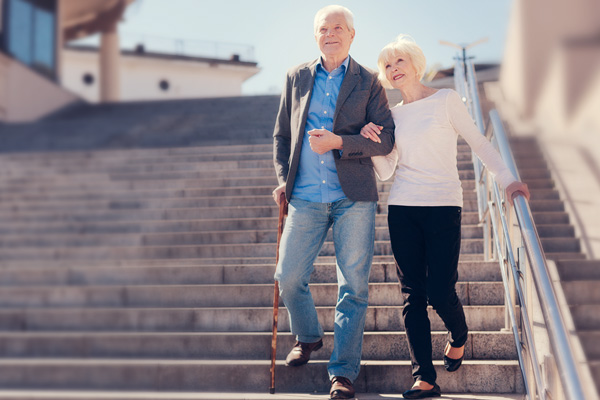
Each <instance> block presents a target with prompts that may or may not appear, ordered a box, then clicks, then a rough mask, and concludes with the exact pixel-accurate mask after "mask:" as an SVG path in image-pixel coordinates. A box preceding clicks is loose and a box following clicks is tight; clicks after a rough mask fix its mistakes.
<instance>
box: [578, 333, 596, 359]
mask: <svg viewBox="0 0 600 400" xmlns="http://www.w3.org/2000/svg"><path fill="white" fill-rule="evenodd" d="M577 335H578V336H579V340H581V344H582V346H583V349H584V350H585V355H586V357H587V359H588V361H600V330H596V331H578V332H577Z"/></svg>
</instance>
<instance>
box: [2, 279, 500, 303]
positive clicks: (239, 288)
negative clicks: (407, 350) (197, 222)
mask: <svg viewBox="0 0 600 400" xmlns="http://www.w3.org/2000/svg"><path fill="white" fill-rule="evenodd" d="M369 289H370V290H369V292H370V293H369V305H371V306H401V305H402V304H403V303H404V299H403V297H402V294H401V292H400V288H399V286H398V284H397V283H395V282H380V283H371V284H370V285H369ZM456 291H457V294H458V297H459V299H460V300H461V302H462V304H464V305H502V304H504V290H503V286H502V284H501V283H500V282H459V283H458V284H457V285H456ZM311 292H312V295H313V298H314V302H315V305H316V306H322V307H325V306H335V304H336V303H337V292H338V286H337V284H335V283H313V284H311ZM272 304H273V285H272V284H244V285H239V284H233V285H223V284H219V285H135V286H108V285H103V286H49V287H48V286H42V287H40V286H37V287H36V286H33V287H26V286H21V287H14V288H3V289H2V290H1V291H0V307H2V308H3V309H7V308H19V307H158V308H167V307H175V308H182V307H237V306H239V305H243V306H244V307H269V306H270V305H272ZM280 305H281V306H283V302H281V303H280Z"/></svg>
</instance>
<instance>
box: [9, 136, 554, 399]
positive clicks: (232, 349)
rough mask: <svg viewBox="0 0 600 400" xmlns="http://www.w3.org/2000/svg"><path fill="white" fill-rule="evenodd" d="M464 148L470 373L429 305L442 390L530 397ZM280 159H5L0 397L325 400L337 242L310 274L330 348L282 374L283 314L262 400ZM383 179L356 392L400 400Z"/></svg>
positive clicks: (108, 155) (122, 155)
mask: <svg viewBox="0 0 600 400" xmlns="http://www.w3.org/2000/svg"><path fill="white" fill-rule="evenodd" d="M459 150H460V154H459V161H458V163H459V169H460V175H461V178H462V180H463V187H464V190H465V208H464V213H463V224H464V225H463V242H462V255H461V262H460V267H459V268H460V271H459V272H460V282H459V284H458V292H459V296H460V298H461V300H462V301H463V304H464V305H465V311H466V316H467V323H468V324H469V327H470V330H471V334H470V336H469V340H468V342H467V347H466V361H465V362H464V364H463V367H462V368H461V369H460V370H459V371H458V372H456V373H453V374H449V373H447V372H446V371H445V370H443V366H442V363H441V358H442V351H443V348H444V344H445V341H446V338H445V332H444V328H443V325H442V323H441V320H440V319H439V318H438V317H437V316H436V315H435V313H434V312H431V313H430V316H431V320H432V327H433V329H434V330H435V332H434V335H433V340H434V347H433V348H434V358H435V360H437V361H435V363H436V368H437V369H438V373H439V381H438V383H439V384H440V386H441V387H442V389H443V391H444V392H445V393H455V394H456V395H449V396H448V397H447V398H454V399H459V398H460V399H467V398H473V399H475V398H477V399H505V398H511V399H512V398H522V395H521V394H520V393H522V391H523V384H522V379H521V376H520V370H519V367H518V364H517V361H516V352H515V344H514V341H513V337H512V334H511V333H510V332H507V331H503V328H504V306H503V289H502V284H501V282H500V273H499V269H498V265H497V263H496V262H484V261H483V257H482V248H483V243H482V230H481V227H479V226H477V222H478V221H477V215H476V208H475V207H476V201H475V195H474V192H473V187H474V182H473V176H474V173H473V169H472V164H471V162H470V151H469V149H468V146H466V145H465V144H464V143H461V144H460V145H459ZM271 158H272V149H271V145H229V146H206V147H187V148H167V149H145V150H139V149H138V150H102V151H85V152H78V151H72V152H61V153H59V152H55V153H49V152H45V153H19V154H15V153H13V154H3V155H1V156H0V222H1V223H0V285H1V288H0V356H1V358H0V387H1V388H2V390H0V398H3V399H8V398H10V399H42V398H55V399H59V398H60V399H66V398H69V399H91V398H94V399H109V398H110V399H133V398H144V399H163V398H169V399H179V398H181V399H183V398H202V399H212V398H232V399H239V398H269V399H276V398H308V397H307V396H302V395H294V396H295V397H290V396H293V395H292V394H291V393H306V394H308V393H313V392H318V393H325V392H327V391H328V390H329V383H328V381H327V374H326V363H327V359H328V358H329V355H330V353H331V350H332V343H333V340H332V339H333V338H332V333H331V332H332V330H333V326H332V325H333V313H334V305H335V300H336V285H335V282H336V278H335V266H334V263H335V261H334V257H333V256H334V250H333V246H332V243H331V241H330V238H329V239H328V240H327V241H326V243H325V245H324V247H323V251H322V253H321V255H320V257H319V259H318V261H317V263H316V268H315V273H314V275H313V277H312V282H313V284H312V291H313V294H314V297H315V302H316V304H317V307H318V309H319V314H320V318H321V321H322V323H323V326H324V328H325V330H326V331H327V333H326V337H325V341H324V342H325V346H324V348H323V349H322V350H320V351H318V352H316V353H315V354H314V359H313V361H311V362H310V363H309V364H308V365H306V366H304V367H300V368H297V369H292V368H286V367H285V366H284V365H283V359H284V358H285V355H286V353H287V351H289V349H290V348H291V346H292V344H293V338H292V337H291V335H290V334H289V333H288V331H289V328H288V321H287V313H286V312H285V309H282V310H281V312H280V325H279V327H280V331H281V334H280V340H279V345H278V350H279V352H278V360H279V361H278V365H277V371H276V388H277V392H278V395H275V396H270V395H268V394H266V393H267V391H268V387H269V361H268V359H269V351H270V329H271V303H272V291H273V289H272V288H273V286H272V283H273V278H272V276H273V272H274V258H275V257H274V255H275V242H276V226H277V209H276V207H275V205H274V203H273V201H272V199H271V196H270V192H271V190H272V189H273V187H274V186H275V184H276V180H275V177H274V172H273V168H272V161H271ZM526 171H529V170H525V171H523V173H524V174H525V175H524V176H528V177H531V178H532V179H534V180H535V181H536V182H538V183H539V185H537V186H536V185H531V184H530V186H532V188H533V193H534V199H541V200H534V201H532V209H533V210H534V214H535V218H536V220H539V221H545V222H546V223H547V224H549V225H554V224H557V223H558V222H557V221H558V220H562V219H561V218H564V216H562V214H561V212H558V214H560V215H561V216H559V217H557V218H556V219H555V217H554V216H552V218H551V217H550V216H549V213H550V211H548V204H549V203H548V202H554V201H555V199H556V198H557V194H556V192H555V191H554V190H553V189H552V188H551V187H548V184H547V183H545V179H546V178H543V177H540V175H539V173H538V172H537V169H535V168H534V169H532V170H531V172H526ZM527 174H530V175H527ZM543 181H544V182H543ZM532 182H533V181H532ZM390 186H391V183H390V182H384V183H380V191H381V200H382V201H381V203H380V206H379V211H378V216H377V242H376V250H375V251H376V253H375V261H374V264H373V268H372V273H371V277H370V282H371V283H370V285H371V290H370V306H369V310H368V314H367V322H366V334H365V342H364V348H363V356H362V358H363V363H362V369H361V374H360V376H359V378H358V380H357V381H356V382H355V385H356V388H357V391H358V392H359V393H364V392H367V393H372V394H371V395H369V394H363V395H359V397H360V398H370V396H374V397H372V398H380V397H379V395H378V394H380V393H401V392H402V391H403V390H405V389H407V388H408V387H410V385H411V383H412V380H411V371H410V370H411V368H410V364H409V361H408V360H409V355H408V350H407V345H406V339H405V335H404V331H403V329H404V327H403V321H402V317H401V311H402V301H401V297H400V291H399V289H398V285H397V283H396V276H395V266H394V262H393V258H392V256H391V250H390V246H389V244H388V239H389V236H388V232H387V227H386V213H387V206H386V203H385V200H386V198H387V194H386V193H387V191H388V190H389V188H390ZM552 213H556V211H552ZM548 230H549V232H550V231H551V232H555V230H554V229H553V228H552V229H551V228H548ZM546 240H548V242H545V243H544V245H545V246H546V243H554V242H553V239H552V237H548V238H547V239H546V238H545V239H544V241H546ZM564 251H565V250H564V249H563V248H562V247H560V248H558V249H556V252H557V254H558V253H562V252H564ZM469 393H478V394H477V395H475V394H473V395H469ZM263 394H264V397H263ZM310 398H314V396H310ZM317 398H320V397H317Z"/></svg>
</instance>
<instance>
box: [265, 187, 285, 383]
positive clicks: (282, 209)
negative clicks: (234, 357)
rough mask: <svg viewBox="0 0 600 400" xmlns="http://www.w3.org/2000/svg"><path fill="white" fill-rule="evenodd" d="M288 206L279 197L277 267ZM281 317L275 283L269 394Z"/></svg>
mask: <svg viewBox="0 0 600 400" xmlns="http://www.w3.org/2000/svg"><path fill="white" fill-rule="evenodd" d="M287 211H288V204H287V201H286V199H285V193H281V196H280V197H279V221H278V223H277V250H276V251H275V265H277V263H278V262H279V243H280V242H281V235H282V233H283V219H284V218H285V216H286V215H287ZM278 315H279V282H278V281H275V287H274V291H273V335H272V336H271V387H270V388H269V393H271V394H275V353H277V317H278Z"/></svg>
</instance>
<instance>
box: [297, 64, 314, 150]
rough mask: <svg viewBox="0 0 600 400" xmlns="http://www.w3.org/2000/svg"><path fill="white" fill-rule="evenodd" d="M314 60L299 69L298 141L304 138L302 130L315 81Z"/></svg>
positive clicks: (304, 127) (304, 125) (304, 126)
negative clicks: (299, 122)
mask: <svg viewBox="0 0 600 400" xmlns="http://www.w3.org/2000/svg"><path fill="white" fill-rule="evenodd" d="M316 64H317V60H315V61H314V62H313V63H312V64H311V65H309V66H307V67H306V68H303V69H301V70H300V79H299V93H300V121H302V122H301V124H300V132H299V138H298V142H302V140H303V138H304V130H305V129H306V118H307V116H308V107H309V106H310V98H311V97H312V92H313V86H314V83H315V73H316Z"/></svg>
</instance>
